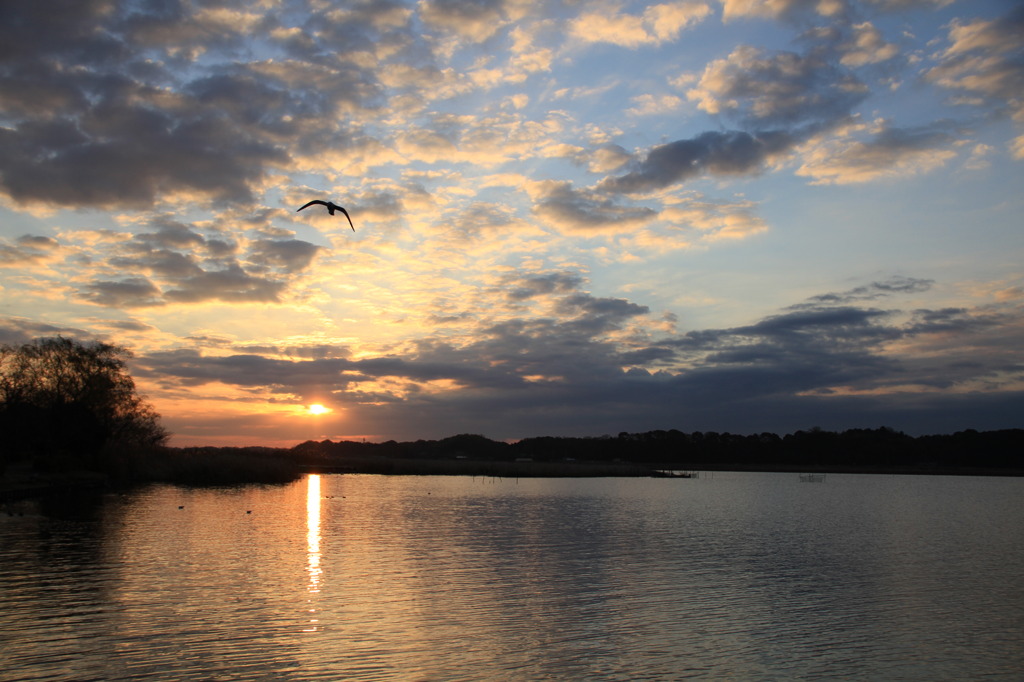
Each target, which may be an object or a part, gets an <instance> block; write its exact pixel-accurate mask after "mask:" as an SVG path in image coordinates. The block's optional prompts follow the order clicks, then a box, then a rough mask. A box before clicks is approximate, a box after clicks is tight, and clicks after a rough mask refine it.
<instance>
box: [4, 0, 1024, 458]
mask: <svg viewBox="0 0 1024 682" xmlns="http://www.w3.org/2000/svg"><path fill="white" fill-rule="evenodd" d="M311 199H324V200H332V201H334V202H336V203H338V204H340V205H341V206H344V207H345V208H347V209H348V211H349V213H350V215H351V217H352V221H353V222H354V224H355V231H354V232H353V231H352V229H351V228H350V227H349V225H348V222H347V221H346V220H345V218H344V216H341V215H340V214H339V215H335V216H333V217H332V216H330V215H328V213H327V211H326V210H325V209H324V208H323V207H320V206H314V207H310V208H307V209H305V210H304V211H302V212H297V211H296V209H297V208H298V207H299V206H301V205H303V204H304V203H306V202H307V201H309V200H311ZM1022 215H1024V5H1022V3H1020V2H1019V1H1017V0H1001V1H996V0H960V1H954V0H683V1H681V2H664V3H637V2H601V1H598V2H590V1H588V2H583V1H574V0H550V1H545V0H529V1H527V0H419V1H418V2H403V1H399V0H368V1H365V2H363V1H356V0H353V1H350V2H334V1H331V0H247V1H242V0H210V1H202V0H191V1H189V0H179V1H177V2H175V1H173V0H126V1H123V2H116V1H113V0H66V1H63V2H48V3H41V2H36V1H35V0H11V1H8V2H4V3H3V4H2V5H0V343H7V344H18V343H24V342H26V341H28V340H30V339H34V338H39V337H47V336H55V335H62V336H65V337H71V338H76V339H81V340H102V341H107V342H112V343H116V344H119V345H123V346H125V347H127V348H128V349H130V350H131V351H132V353H133V356H134V357H133V358H132V360H131V362H130V365H129V371H130V373H131V375H132V376H133V377H134V378H135V381H136V384H137V386H138V388H139V391H140V393H141V394H142V395H143V396H144V397H145V398H146V400H148V401H149V402H150V403H151V404H152V405H153V406H154V407H155V408H156V410H157V411H158V412H159V413H160V414H161V415H162V417H163V424H164V425H165V427H166V428H167V429H168V430H170V431H171V432H172V434H173V436H172V440H171V443H172V444H173V445H183V446H184V445H272V446H282V447H286V446H290V445H292V444H295V443H299V442H302V441H305V440H309V439H315V440H322V439H325V438H329V439H332V440H339V439H364V438H365V439H366V440H370V441H384V440H389V439H394V440H400V441H401V440H416V439H420V438H423V439H434V438H443V437H446V436H451V435H455V434H459V433H476V434H481V435H484V436H487V437H489V438H493V439H496V440H499V439H503V440H515V439H519V438H525V437H531V436H541V435H550V436H601V435H616V434H618V433H619V432H622V431H628V432H638V431H648V430H654V429H679V430H681V431H685V432H693V431H718V432H726V431H727V432H731V433H738V434H749V433H760V432H764V431H768V432H773V433H779V434H784V433H791V432H793V431H795V430H798V429H809V428H813V427H820V428H824V429H829V430H843V429H848V428H877V427H879V426H888V427H891V428H895V429H898V430H901V431H905V432H907V433H910V434H914V435H919V434H931V433H952V432H954V431H957V430H961V429H967V428H975V429H979V430H985V429H998V428H1020V427H1024V314H1022V313H1024V229H1022V228H1024V220H1022V218H1021V216H1022ZM314 405H317V406H322V407H314V408H312V409H311V406H314Z"/></svg>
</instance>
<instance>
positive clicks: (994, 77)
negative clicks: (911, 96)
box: [925, 8, 1024, 122]
mask: <svg viewBox="0 0 1024 682" xmlns="http://www.w3.org/2000/svg"><path fill="white" fill-rule="evenodd" d="M1022 35H1024V8H1017V9H1014V10H1012V11H1011V12H1010V13H1009V14H1007V15H1006V16H1004V17H1002V18H1001V19H995V20H991V21H987V20H982V19H976V20H973V21H966V22H965V21H962V20H959V19H955V20H953V21H952V22H951V23H950V25H949V35H948V40H949V43H950V45H949V47H948V48H947V49H946V50H945V51H944V52H943V53H942V54H941V55H940V59H939V64H938V65H937V66H935V67H933V68H931V69H929V70H928V71H927V72H926V73H925V78H927V79H928V80H929V81H932V82H934V83H937V84H938V85H940V86H942V87H944V88H948V89H950V90H955V91H960V92H963V93H966V94H967V95H969V96H974V97H980V98H982V100H983V102H984V103H985V104H987V105H988V106H990V107H994V108H996V109H997V110H1004V111H1008V112H1009V113H1010V114H1011V115H1012V116H1013V117H1014V119H1016V120H1017V121H1019V122H1024V99H1021V97H1020V93H1021V92H1022V91H1024V40H1022V39H1021V36H1022Z"/></svg>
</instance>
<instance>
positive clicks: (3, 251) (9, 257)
mask: <svg viewBox="0 0 1024 682" xmlns="http://www.w3.org/2000/svg"><path fill="white" fill-rule="evenodd" d="M59 250H60V244H59V243H58V242H57V240H55V239H51V238H49V237H40V236H33V235H23V236H21V237H18V239H16V240H15V242H14V243H13V244H11V243H9V242H8V243H5V242H4V241H0V267H10V266H15V267H21V266H25V265H35V264H38V263H44V262H46V261H48V260H51V259H53V258H55V257H56V256H57V252H59Z"/></svg>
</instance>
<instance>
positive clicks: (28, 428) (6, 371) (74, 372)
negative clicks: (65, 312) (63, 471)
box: [0, 336, 169, 469]
mask: <svg viewBox="0 0 1024 682" xmlns="http://www.w3.org/2000/svg"><path fill="white" fill-rule="evenodd" d="M130 357H131V353H130V351H128V349H126V348H123V347H121V346H115V345H112V344H107V343H89V344H85V343H81V342H78V341H74V340H72V339H66V338H63V337H59V336H58V337H56V338H44V339H36V340H35V341H33V342H31V343H26V344H23V345H21V346H10V345H6V344H5V345H2V346H0V434H2V436H0V438H2V443H0V447H2V450H3V460H4V463H5V464H6V463H9V462H14V461H24V460H31V461H32V462H33V464H34V465H35V466H36V467H37V468H39V469H55V468H64V467H69V468H70V467H74V468H87V469H94V468H98V467H100V466H101V465H103V464H105V463H107V462H106V460H109V459H110V458H111V457H114V456H115V455H117V454H120V453H125V452H135V451H139V450H144V449H149V448H152V447H154V446H157V445H161V444H163V443H164V442H165V441H166V440H167V438H168V435H169V434H168V433H167V432H166V431H165V430H164V429H163V427H162V426H160V423H159V419H160V416H159V415H158V414H157V413H156V412H155V411H154V410H153V408H152V407H151V406H150V405H149V404H147V403H146V402H144V401H143V400H142V398H141V397H140V396H139V395H138V393H137V392H136V390H135V382H134V381H133V380H132V378H131V377H130V376H129V375H128V373H127V371H126V370H125V361H126V360H127V359H128V358H130Z"/></svg>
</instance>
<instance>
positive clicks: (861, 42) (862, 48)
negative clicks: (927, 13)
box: [839, 21, 899, 68]
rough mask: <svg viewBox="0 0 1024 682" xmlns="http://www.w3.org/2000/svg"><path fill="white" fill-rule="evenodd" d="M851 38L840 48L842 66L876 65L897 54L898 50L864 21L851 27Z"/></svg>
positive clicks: (869, 23)
mask: <svg viewBox="0 0 1024 682" xmlns="http://www.w3.org/2000/svg"><path fill="white" fill-rule="evenodd" d="M852 28H853V37H852V38H851V39H850V40H849V41H848V42H847V43H845V44H843V45H841V46H840V50H842V51H843V56H842V57H841V58H840V60H839V62H840V63H841V64H842V65H843V66H849V67H854V68H855V67H858V66H865V65H867V64H878V63H881V62H885V61H888V60H890V59H893V58H894V57H896V56H897V55H898V54H899V48H898V47H897V46H896V45H894V44H893V43H887V42H886V41H885V39H884V38H882V32H881V31H879V30H878V29H877V28H875V26H873V25H872V24H871V22H868V21H865V22H863V23H860V24H854V25H853V27H852Z"/></svg>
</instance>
